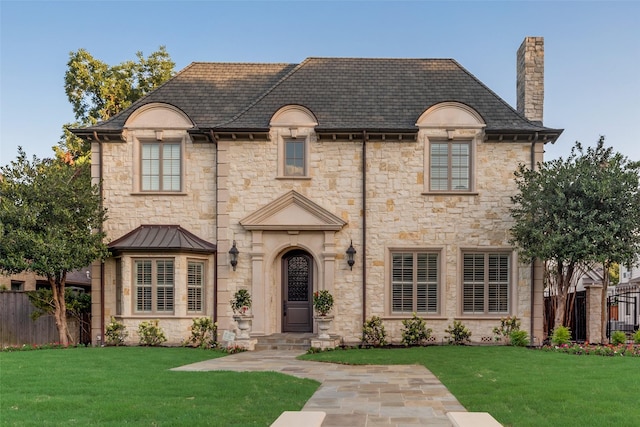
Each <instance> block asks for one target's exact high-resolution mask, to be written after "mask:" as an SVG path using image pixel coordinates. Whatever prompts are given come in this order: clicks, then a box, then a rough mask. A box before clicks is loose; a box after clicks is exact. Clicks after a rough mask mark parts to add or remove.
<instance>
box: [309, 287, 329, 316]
mask: <svg viewBox="0 0 640 427" xmlns="http://www.w3.org/2000/svg"><path fill="white" fill-rule="evenodd" d="M313 308H314V309H315V310H316V311H317V312H318V315H320V316H326V315H327V314H328V313H329V312H330V311H331V309H332V308H333V295H331V293H330V292H329V291H328V290H326V289H323V290H321V291H316V292H315V293H314V294H313Z"/></svg>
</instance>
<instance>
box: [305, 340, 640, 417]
mask: <svg viewBox="0 0 640 427" xmlns="http://www.w3.org/2000/svg"><path fill="white" fill-rule="evenodd" d="M303 358H304V359H308V360H324V361H333V362H339V363H349V364H382V365H384V364H420V365H423V366H425V367H426V368H427V369H429V370H430V371H431V372H433V373H434V374H435V375H436V376H437V377H438V378H439V379H440V381H442V383H443V384H444V385H445V386H446V387H447V388H448V389H449V390H450V391H451V392H452V393H453V394H454V395H455V396H456V398H457V399H458V400H459V401H460V403H462V404H463V405H464V406H465V407H466V408H467V410H469V411H481V412H489V413H491V415H493V416H494V418H496V419H497V420H498V421H499V422H501V423H502V424H503V425H505V426H516V427H521V426H522V427H525V426H537V427H540V426H554V427H555V426H563V427H568V426H576V427H578V426H580V427H584V426H614V425H615V426H630V427H631V426H638V425H640V405H638V396H639V395H640V358H638V357H621V356H615V357H603V356H574V355H569V354H559V353H548V352H544V351H540V350H529V349H525V348H517V347H456V346H442V347H440V346H435V347H421V348H420V347H416V348H407V349H387V350H382V349H370V350H348V351H332V352H325V353H319V354H314V355H305V356H303Z"/></svg>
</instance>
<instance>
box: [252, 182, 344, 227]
mask: <svg viewBox="0 0 640 427" xmlns="http://www.w3.org/2000/svg"><path fill="white" fill-rule="evenodd" d="M240 224H241V225H242V226H243V227H244V228H246V229H247V230H287V231H302V230H334V231H337V230H340V229H341V228H342V227H344V226H345V224H346V222H345V221H343V220H342V219H341V218H339V217H337V216H336V215H334V214H332V213H331V212H329V211H328V210H326V209H324V208H323V207H321V206H320V205H318V204H316V203H314V202H312V201H311V200H309V199H307V198H306V197H304V196H303V195H301V194H300V193H297V192H296V191H293V190H292V191H289V192H288V193H286V194H284V195H282V196H280V197H279V198H277V199H276V200H274V201H272V202H271V203H269V204H267V205H266V206H263V207H262V208H260V209H258V210H257V211H255V212H254V213H252V214H251V215H249V216H247V217H245V218H244V219H243V220H241V221H240Z"/></svg>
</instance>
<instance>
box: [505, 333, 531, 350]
mask: <svg viewBox="0 0 640 427" xmlns="http://www.w3.org/2000/svg"><path fill="white" fill-rule="evenodd" d="M509 342H510V344H511V345H513V346H516V347H526V346H527V345H528V344H529V335H528V334H527V331H522V330H520V329H517V330H514V331H511V333H510V334H509Z"/></svg>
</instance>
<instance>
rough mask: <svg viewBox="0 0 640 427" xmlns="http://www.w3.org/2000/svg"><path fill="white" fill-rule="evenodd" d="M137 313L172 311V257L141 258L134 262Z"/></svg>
mask: <svg viewBox="0 0 640 427" xmlns="http://www.w3.org/2000/svg"><path fill="white" fill-rule="evenodd" d="M134 275H135V277H134V283H135V298H134V307H135V310H134V311H135V312H137V313H173V309H174V288H175V286H174V285H175V268H174V262H173V260H172V259H153V260H152V259H142V260H136V261H135V263H134Z"/></svg>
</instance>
